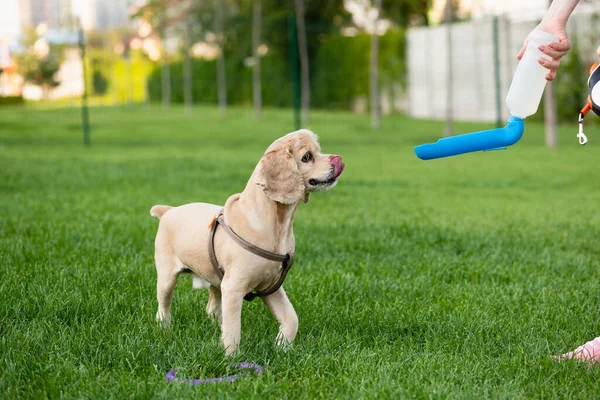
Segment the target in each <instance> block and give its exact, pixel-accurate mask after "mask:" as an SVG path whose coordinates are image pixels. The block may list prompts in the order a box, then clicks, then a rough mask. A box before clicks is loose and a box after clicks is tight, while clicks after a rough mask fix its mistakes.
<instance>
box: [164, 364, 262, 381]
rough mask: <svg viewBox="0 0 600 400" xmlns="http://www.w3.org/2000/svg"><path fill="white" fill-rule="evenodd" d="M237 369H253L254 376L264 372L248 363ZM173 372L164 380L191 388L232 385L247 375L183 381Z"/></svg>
mask: <svg viewBox="0 0 600 400" xmlns="http://www.w3.org/2000/svg"><path fill="white" fill-rule="evenodd" d="M237 367H238V368H239V369H249V368H254V375H258V374H261V373H262V372H263V371H264V368H263V367H261V366H260V365H258V364H252V363H248V362H243V363H240V364H238V365H237ZM175 372H177V369H173V370H171V371H169V373H168V374H167V375H166V376H165V379H166V380H167V381H169V382H185V383H189V384H191V385H193V386H197V385H200V384H202V385H204V384H206V383H220V382H229V383H233V382H235V381H236V380H237V379H238V377H239V376H244V375H247V373H242V374H239V375H238V374H236V375H228V376H220V377H217V378H204V379H200V378H198V379H185V378H178V377H176V376H175Z"/></svg>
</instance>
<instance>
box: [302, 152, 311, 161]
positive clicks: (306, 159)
mask: <svg viewBox="0 0 600 400" xmlns="http://www.w3.org/2000/svg"><path fill="white" fill-rule="evenodd" d="M312 160H313V155H312V153H311V152H310V151H309V152H307V153H306V154H304V156H303V157H302V162H310V161H312Z"/></svg>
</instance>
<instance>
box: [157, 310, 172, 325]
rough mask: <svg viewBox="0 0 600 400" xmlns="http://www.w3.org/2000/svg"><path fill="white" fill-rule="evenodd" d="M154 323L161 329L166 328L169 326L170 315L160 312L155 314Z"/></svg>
mask: <svg viewBox="0 0 600 400" xmlns="http://www.w3.org/2000/svg"><path fill="white" fill-rule="evenodd" d="M156 323H157V324H158V325H159V326H160V327H161V328H168V327H170V326H171V314H167V315H164V314H162V313H161V312H160V311H158V312H157V313H156Z"/></svg>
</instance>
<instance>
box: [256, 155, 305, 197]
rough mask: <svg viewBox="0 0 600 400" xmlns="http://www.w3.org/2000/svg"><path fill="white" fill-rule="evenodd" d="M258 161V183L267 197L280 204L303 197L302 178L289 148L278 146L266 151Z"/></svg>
mask: <svg viewBox="0 0 600 400" xmlns="http://www.w3.org/2000/svg"><path fill="white" fill-rule="evenodd" d="M260 163H261V170H262V174H261V175H262V177H261V181H260V185H261V186H262V189H263V191H264V192H265V194H266V195H267V197H268V198H270V199H271V200H273V201H276V202H278V203H282V204H293V203H297V202H299V201H300V200H302V199H303V198H305V196H304V191H305V188H304V180H303V179H302V174H300V171H299V170H298V165H297V164H296V160H295V159H294V156H293V155H292V151H291V150H290V149H289V148H287V147H280V148H278V149H275V150H273V151H270V152H268V153H266V154H265V155H264V156H263V158H262V160H260Z"/></svg>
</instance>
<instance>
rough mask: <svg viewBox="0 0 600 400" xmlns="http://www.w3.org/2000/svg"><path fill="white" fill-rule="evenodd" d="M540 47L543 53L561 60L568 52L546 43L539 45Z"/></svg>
mask: <svg viewBox="0 0 600 400" xmlns="http://www.w3.org/2000/svg"><path fill="white" fill-rule="evenodd" d="M538 49H540V51H541V52H542V53H544V54H547V55H549V56H550V57H552V58H553V59H555V60H560V59H561V58H562V57H564V55H565V54H567V52H566V51H559V50H555V49H553V48H552V47H550V46H545V45H541V46H538Z"/></svg>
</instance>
